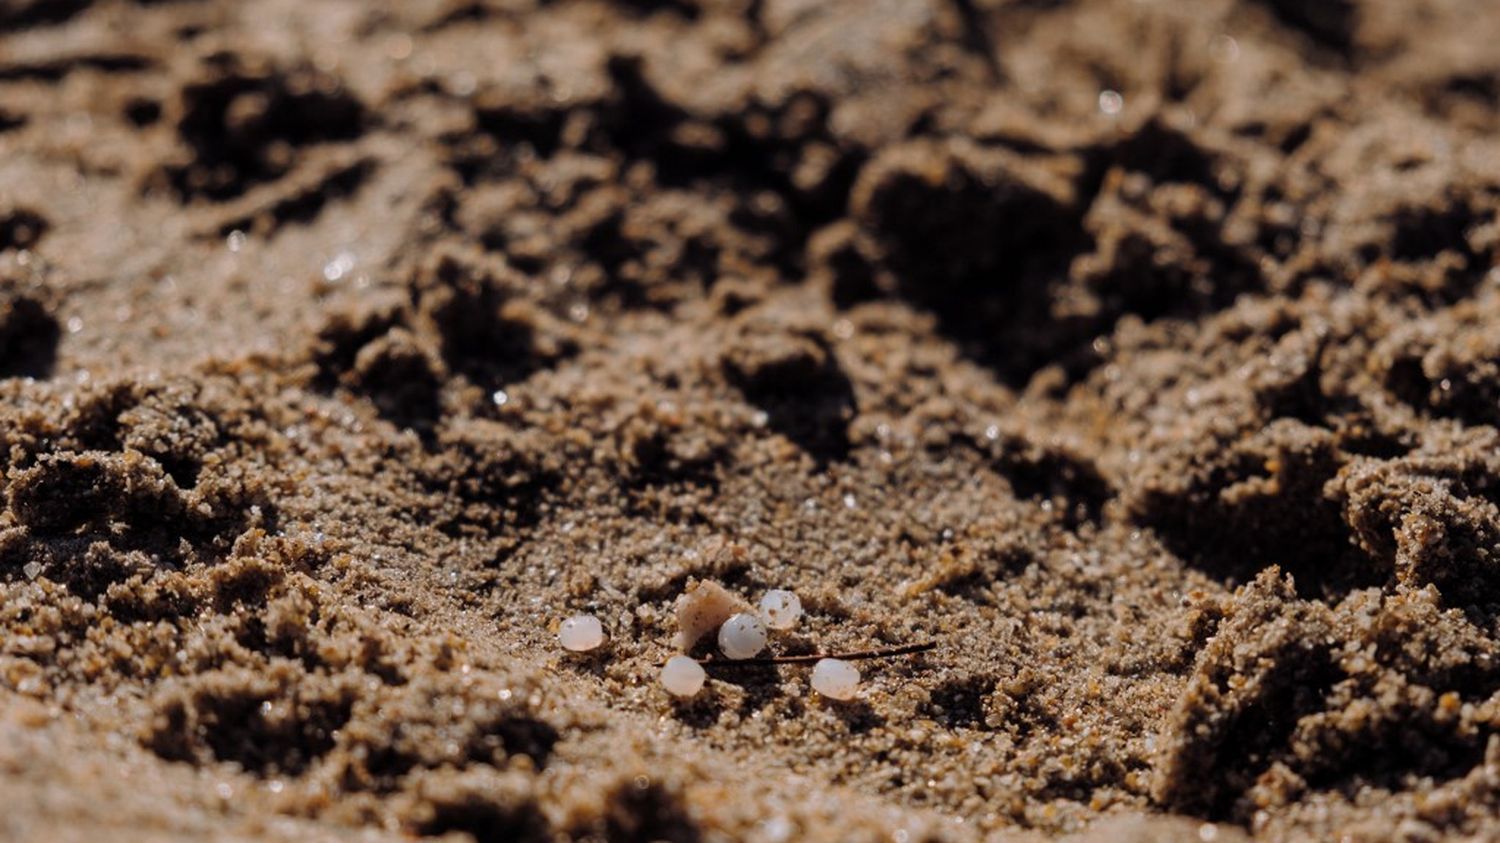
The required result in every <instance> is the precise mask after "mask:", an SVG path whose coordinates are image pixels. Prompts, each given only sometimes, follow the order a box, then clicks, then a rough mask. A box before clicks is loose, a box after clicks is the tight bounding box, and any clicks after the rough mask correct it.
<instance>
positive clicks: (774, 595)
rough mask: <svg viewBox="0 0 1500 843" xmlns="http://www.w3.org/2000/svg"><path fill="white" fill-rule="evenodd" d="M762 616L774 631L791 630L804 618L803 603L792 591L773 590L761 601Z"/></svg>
mask: <svg viewBox="0 0 1500 843" xmlns="http://www.w3.org/2000/svg"><path fill="white" fill-rule="evenodd" d="M760 614H761V617H763V618H765V619H766V626H769V627H770V628H772V629H791V628H792V627H794V626H796V625H797V619H798V618H800V617H802V601H801V600H798V599H797V595H795V594H793V593H791V592H790V591H786V590H784V589H780V588H773V589H771V590H770V591H768V592H766V596H765V597H762V598H761V599H760Z"/></svg>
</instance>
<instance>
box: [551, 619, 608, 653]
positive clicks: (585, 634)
mask: <svg viewBox="0 0 1500 843" xmlns="http://www.w3.org/2000/svg"><path fill="white" fill-rule="evenodd" d="M557 640H558V642H559V643H560V644H562V645H563V649H565V650H572V651H573V652H575V653H585V652H588V651H589V650H593V649H595V648H597V647H598V646H599V645H601V644H603V643H604V625H603V624H601V623H599V619H598V618H596V617H594V616H593V615H574V616H573V617H571V618H568V619H567V620H565V621H563V622H562V626H560V627H558V630H557Z"/></svg>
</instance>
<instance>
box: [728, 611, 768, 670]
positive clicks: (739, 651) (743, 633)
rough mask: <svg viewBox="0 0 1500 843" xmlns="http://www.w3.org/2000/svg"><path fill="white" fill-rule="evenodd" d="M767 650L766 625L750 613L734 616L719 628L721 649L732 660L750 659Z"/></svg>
mask: <svg viewBox="0 0 1500 843" xmlns="http://www.w3.org/2000/svg"><path fill="white" fill-rule="evenodd" d="M765 648H766V625H765V623H764V622H762V621H761V619H760V618H757V617H756V616H754V615H752V614H750V613H749V612H740V613H739V614H737V615H733V616H731V617H730V618H729V620H727V621H725V622H724V625H723V626H721V627H719V649H720V650H721V651H723V653H724V655H725V656H728V657H729V658H731V659H748V658H750V657H751V656H753V655H755V654H756V653H759V652H760V651H761V650H764V649H765Z"/></svg>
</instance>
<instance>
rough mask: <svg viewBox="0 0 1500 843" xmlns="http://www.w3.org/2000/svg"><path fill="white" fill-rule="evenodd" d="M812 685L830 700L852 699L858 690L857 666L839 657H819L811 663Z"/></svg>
mask: <svg viewBox="0 0 1500 843" xmlns="http://www.w3.org/2000/svg"><path fill="white" fill-rule="evenodd" d="M812 686H813V690H814V691H817V692H818V693H820V694H822V695H823V696H825V697H828V698H829V699H831V700H852V699H854V693H855V692H856V691H858V690H859V668H857V667H855V666H854V665H852V664H850V663H848V662H846V661H843V660H841V659H819V660H818V663H817V664H815V665H813V671H812Z"/></svg>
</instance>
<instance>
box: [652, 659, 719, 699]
mask: <svg viewBox="0 0 1500 843" xmlns="http://www.w3.org/2000/svg"><path fill="white" fill-rule="evenodd" d="M707 678H708V673H707V672H705V671H704V670H703V665H701V664H698V661H697V660H696V659H694V658H691V657H689V656H673V657H671V658H670V659H667V663H666V665H664V666H663V667H662V669H661V684H662V687H663V688H666V689H667V693H669V694H671V695H672V696H674V697H691V696H696V695H697V693H698V692H699V691H701V690H703V682H704V680H706V679H707Z"/></svg>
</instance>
